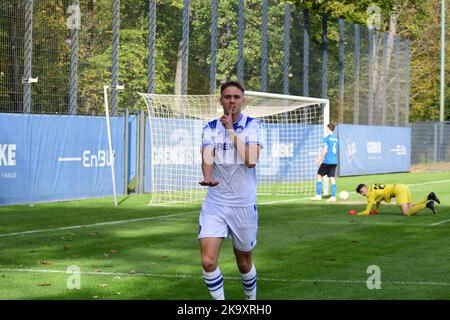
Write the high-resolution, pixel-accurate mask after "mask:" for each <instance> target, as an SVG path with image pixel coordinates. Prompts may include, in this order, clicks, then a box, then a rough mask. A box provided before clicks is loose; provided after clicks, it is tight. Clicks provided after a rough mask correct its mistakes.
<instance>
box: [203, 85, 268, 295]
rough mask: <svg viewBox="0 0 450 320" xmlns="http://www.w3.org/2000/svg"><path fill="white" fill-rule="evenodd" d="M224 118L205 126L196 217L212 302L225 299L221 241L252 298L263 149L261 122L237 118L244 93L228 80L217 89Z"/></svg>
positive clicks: (254, 289)
mask: <svg viewBox="0 0 450 320" xmlns="http://www.w3.org/2000/svg"><path fill="white" fill-rule="evenodd" d="M220 91H221V97H220V104H221V105H222V107H223V111H224V115H223V116H222V117H221V118H219V119H215V120H212V121H210V122H208V123H207V124H206V126H205V127H204V128H203V133H202V171H203V180H202V181H201V182H200V184H201V185H202V186H208V192H207V194H206V198H205V201H204V203H203V206H202V210H201V212H200V217H199V233H198V239H199V242H200V252H201V260H202V266H203V276H204V279H205V283H206V285H207V287H208V290H209V292H210V294H211V296H212V297H213V299H215V300H223V299H225V294H224V288H223V277H222V273H221V271H220V269H219V267H218V257H219V252H220V247H221V245H222V242H223V240H224V239H225V238H227V237H231V238H232V240H233V249H234V255H235V257H236V262H237V266H238V269H239V271H240V273H241V280H242V285H243V288H244V293H245V296H246V297H247V299H249V300H254V299H256V268H255V266H254V265H253V261H252V252H253V249H254V248H255V245H256V235H257V231H258V211H257V207H256V186H257V180H256V169H255V166H256V164H257V162H258V158H259V152H260V149H261V148H262V145H263V143H262V141H261V139H262V138H261V134H262V132H261V131H262V126H261V122H259V121H258V120H256V119H253V118H251V117H249V116H246V115H244V114H242V113H241V108H242V106H243V105H244V88H243V86H242V85H241V84H240V83H239V82H236V81H228V82H226V83H224V84H223V85H222V86H221V88H220Z"/></svg>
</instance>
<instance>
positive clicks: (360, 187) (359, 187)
mask: <svg viewBox="0 0 450 320" xmlns="http://www.w3.org/2000/svg"><path fill="white" fill-rule="evenodd" d="M364 187H367V186H366V185H365V184H364V183H361V184H358V186H357V187H356V193H358V194H359V193H360V192H361V189H362V188H364Z"/></svg>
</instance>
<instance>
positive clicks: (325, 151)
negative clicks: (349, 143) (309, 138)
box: [316, 145, 328, 165]
mask: <svg viewBox="0 0 450 320" xmlns="http://www.w3.org/2000/svg"><path fill="white" fill-rule="evenodd" d="M327 152H328V146H327V145H325V146H324V147H323V149H322V152H321V153H320V155H319V156H318V157H317V159H316V161H317V164H318V165H320V164H321V163H322V162H323V160H324V159H325V155H326V154H327Z"/></svg>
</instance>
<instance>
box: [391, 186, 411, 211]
mask: <svg viewBox="0 0 450 320" xmlns="http://www.w3.org/2000/svg"><path fill="white" fill-rule="evenodd" d="M394 192H395V198H396V199H397V204H398V205H399V206H400V205H402V204H404V203H411V202H412V196H411V191H409V188H408V187H407V186H405V185H404V184H397V185H396V186H395V191H394Z"/></svg>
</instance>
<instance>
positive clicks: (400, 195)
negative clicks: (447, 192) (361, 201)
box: [356, 183, 441, 216]
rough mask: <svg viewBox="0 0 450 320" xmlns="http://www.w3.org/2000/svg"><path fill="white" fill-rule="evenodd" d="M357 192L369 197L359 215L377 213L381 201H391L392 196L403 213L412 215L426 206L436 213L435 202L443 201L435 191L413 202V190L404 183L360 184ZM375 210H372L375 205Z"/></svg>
mask: <svg viewBox="0 0 450 320" xmlns="http://www.w3.org/2000/svg"><path fill="white" fill-rule="evenodd" d="M356 192H357V193H359V194H361V195H362V196H364V197H367V208H366V210H364V211H363V212H359V213H356V214H357V215H358V216H368V215H369V214H377V213H378V208H379V207H380V204H381V201H384V202H386V203H390V202H391V199H392V198H396V200H397V205H398V206H399V207H400V210H401V211H402V213H403V215H405V216H412V215H415V214H416V213H417V212H419V211H420V210H422V209H424V208H429V209H431V211H433V213H436V206H435V204H434V202H437V203H439V204H440V203H441V202H440V201H439V199H438V197H437V196H436V194H435V193H434V192H431V193H430V194H428V196H427V197H426V198H424V199H422V200H421V201H419V202H418V203H416V204H413V203H412V197H411V191H409V188H408V187H407V186H406V185H404V184H377V183H376V184H373V185H371V186H367V185H365V184H360V185H358V187H356ZM374 204H375V205H376V206H375V210H372V211H371V210H370V209H371V208H372V206H373V205H374Z"/></svg>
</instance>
